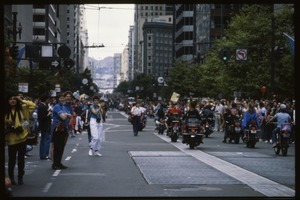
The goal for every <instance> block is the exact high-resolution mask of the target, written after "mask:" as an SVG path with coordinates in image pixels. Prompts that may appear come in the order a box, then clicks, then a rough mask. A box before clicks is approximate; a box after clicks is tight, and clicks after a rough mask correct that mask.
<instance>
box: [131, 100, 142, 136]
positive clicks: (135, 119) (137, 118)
mask: <svg viewBox="0 0 300 200" xmlns="http://www.w3.org/2000/svg"><path fill="white" fill-rule="evenodd" d="M130 113H131V115H132V127H133V135H134V136H137V135H138V131H139V126H140V125H141V115H142V111H141V109H140V103H139V102H136V103H135V104H133V107H132V108H131V112H130Z"/></svg>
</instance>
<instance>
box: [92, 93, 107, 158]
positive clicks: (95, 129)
mask: <svg viewBox="0 0 300 200" xmlns="http://www.w3.org/2000/svg"><path fill="white" fill-rule="evenodd" d="M103 102H104V101H103V100H100V98H99V97H98V96H94V97H93V104H92V105H91V106H90V110H91V117H90V129H91V136H92V140H91V142H90V150H89V156H92V155H93V153H94V155H95V156H102V154H100V153H99V151H100V149H101V144H102V139H103V138H102V137H103V123H102V122H103V119H102V114H103V113H102V111H101V104H102V105H103Z"/></svg>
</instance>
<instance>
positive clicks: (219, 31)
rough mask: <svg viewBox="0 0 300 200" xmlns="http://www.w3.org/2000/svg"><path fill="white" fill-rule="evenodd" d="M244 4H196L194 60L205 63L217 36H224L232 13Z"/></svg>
mask: <svg viewBox="0 0 300 200" xmlns="http://www.w3.org/2000/svg"><path fill="white" fill-rule="evenodd" d="M241 7H242V4H196V6H195V12H194V19H195V23H194V24H195V26H194V34H195V36H194V50H195V51H194V62H197V63H201V64H203V63H204V60H205V55H206V54H207V52H208V50H209V49H210V48H211V47H212V45H213V42H214V40H215V39H216V38H222V37H223V36H224V28H226V27H227V24H228V22H229V21H230V15H231V14H234V13H236V12H237V11H239V10H240V8H241Z"/></svg>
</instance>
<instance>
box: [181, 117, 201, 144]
mask: <svg viewBox="0 0 300 200" xmlns="http://www.w3.org/2000/svg"><path fill="white" fill-rule="evenodd" d="M202 139H203V134H202V127H201V126H200V123H199V120H198V119H197V118H188V119H187V123H186V132H184V133H183V134H182V143H183V144H187V145H189V147H190V149H194V148H195V147H196V146H198V145H200V144H201V143H203V141H202Z"/></svg>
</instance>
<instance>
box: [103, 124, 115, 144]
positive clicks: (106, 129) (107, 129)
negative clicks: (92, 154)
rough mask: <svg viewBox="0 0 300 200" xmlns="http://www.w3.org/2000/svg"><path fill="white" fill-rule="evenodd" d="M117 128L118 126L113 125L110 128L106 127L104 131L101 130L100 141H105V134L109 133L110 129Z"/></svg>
mask: <svg viewBox="0 0 300 200" xmlns="http://www.w3.org/2000/svg"><path fill="white" fill-rule="evenodd" d="M117 127H119V125H114V126H112V127H107V128H105V129H104V130H103V137H102V139H103V140H102V141H103V142H104V141H105V135H106V132H109V130H110V129H112V128H117Z"/></svg>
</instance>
